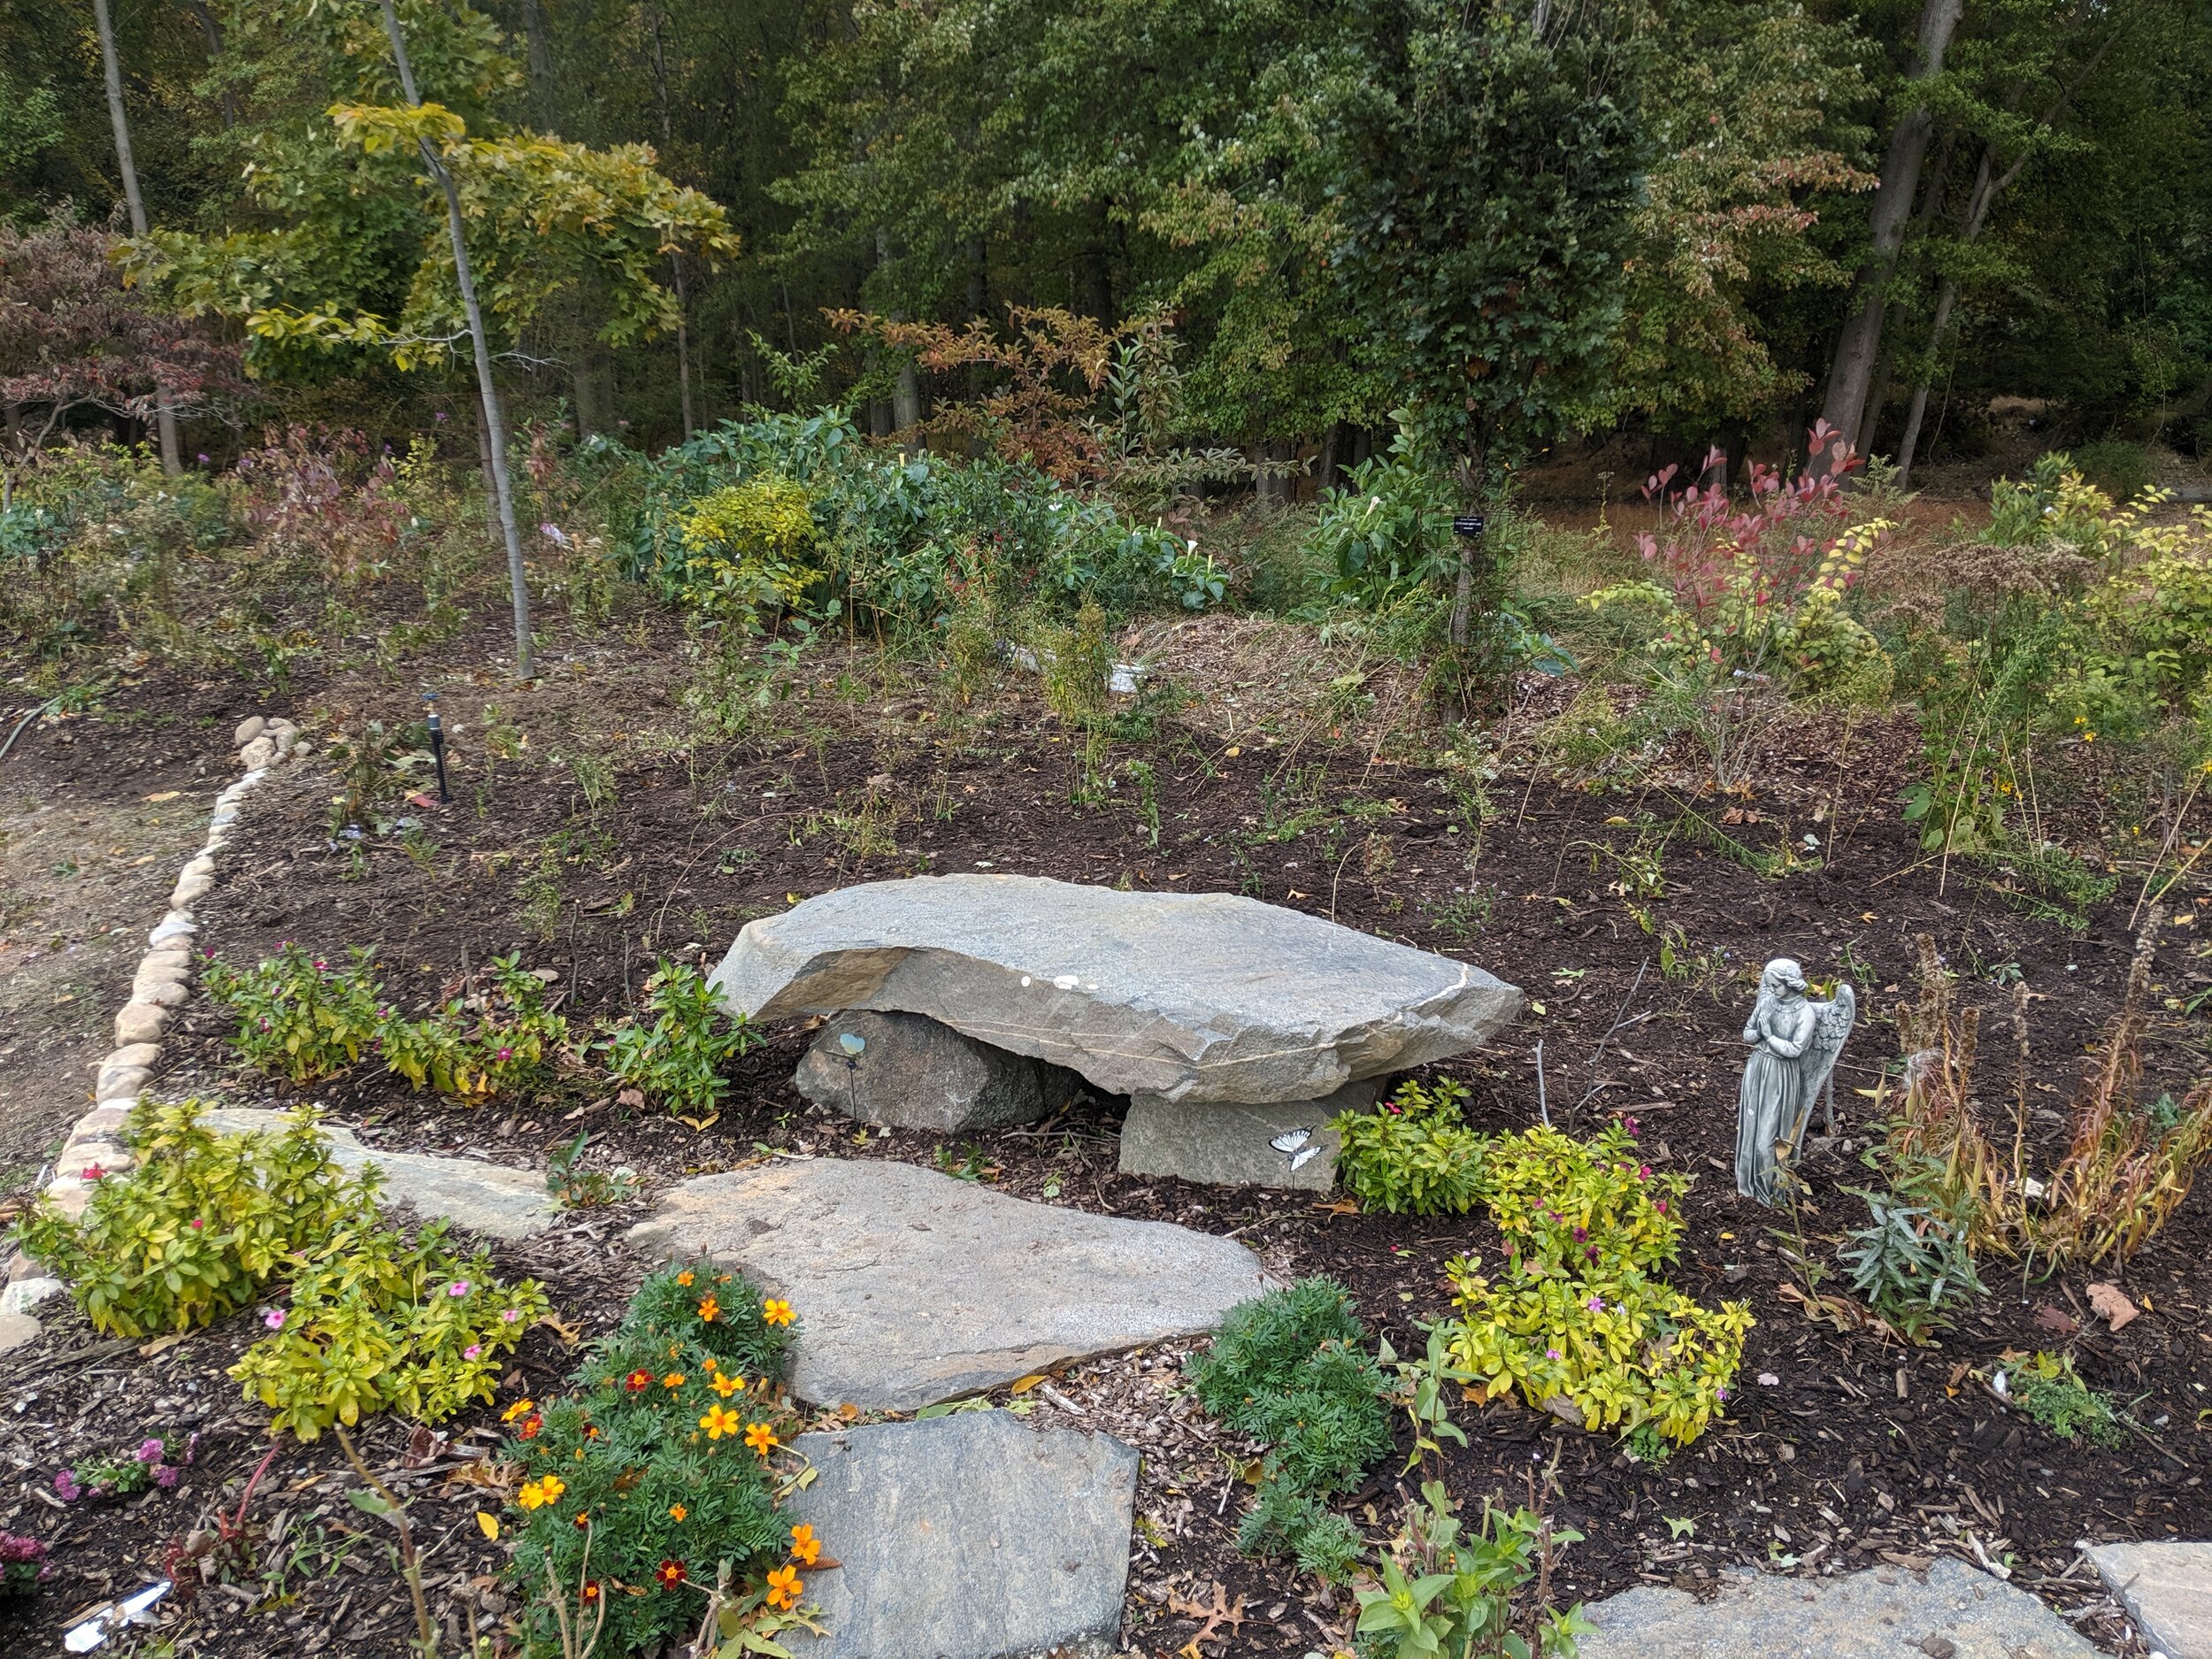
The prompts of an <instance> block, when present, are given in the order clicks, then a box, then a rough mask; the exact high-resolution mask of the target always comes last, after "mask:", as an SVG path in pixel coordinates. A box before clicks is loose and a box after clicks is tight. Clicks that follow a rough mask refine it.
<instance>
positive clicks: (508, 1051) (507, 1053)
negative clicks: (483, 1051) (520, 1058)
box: [499, 1048, 515, 1060]
mask: <svg viewBox="0 0 2212 1659" xmlns="http://www.w3.org/2000/svg"><path fill="white" fill-rule="evenodd" d="M499 1057H500V1058H501V1059H503V1060H511V1059H513V1058H514V1057H515V1051H514V1050H513V1049H512V1048H502V1049H501V1050H500V1051H499Z"/></svg>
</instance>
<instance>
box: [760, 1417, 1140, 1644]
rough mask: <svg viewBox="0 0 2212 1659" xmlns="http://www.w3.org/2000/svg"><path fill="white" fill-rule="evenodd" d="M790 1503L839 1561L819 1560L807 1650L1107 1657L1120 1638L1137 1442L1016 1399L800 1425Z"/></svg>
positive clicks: (792, 1637)
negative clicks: (900, 1417) (1036, 1423)
mask: <svg viewBox="0 0 2212 1659" xmlns="http://www.w3.org/2000/svg"><path fill="white" fill-rule="evenodd" d="M796 1444H797V1447H798V1449H799V1450H800V1451H801V1452H802V1453H803V1454H804V1455H806V1456H807V1457H808V1458H809V1459H810V1461H811V1462H812V1463H813V1465H814V1468H815V1470H816V1471H817V1472H816V1479H815V1480H814V1482H813V1483H812V1484H811V1485H810V1486H808V1487H807V1488H806V1489H805V1490H804V1491H803V1492H800V1493H797V1494H795V1495H794V1496H793V1498H792V1499H791V1501H790V1503H789V1504H788V1506H787V1508H788V1511H789V1515H790V1518H791V1519H792V1520H793V1521H794V1522H795V1523H803V1524H805V1525H810V1526H811V1527H813V1528H814V1531H815V1533H816V1535H817V1536H818V1537H819V1538H820V1539H821V1540H822V1551H823V1554H824V1555H828V1556H830V1557H833V1558H834V1559H835V1560H837V1561H839V1562H841V1563H843V1564H842V1565H841V1566H840V1567H837V1568H834V1569H833V1570H831V1571H827V1572H818V1573H809V1574H808V1575H807V1578H806V1593H807V1596H808V1599H809V1600H810V1601H818V1602H819V1603H820V1604H821V1609H822V1623H823V1624H825V1625H826V1626H827V1627H828V1631H829V1633H828V1634H827V1635H826V1636H812V1635H809V1634H807V1633H806V1632H792V1633H789V1634H787V1635H783V1636H780V1637H778V1638H777V1640H779V1641H781V1642H782V1643H783V1644H784V1645H785V1646H786V1647H789V1648H790V1649H791V1651H792V1653H793V1654H794V1655H804V1659H1031V1656H1032V1655H1042V1654H1050V1655H1054V1659H1106V1655H1112V1654H1117V1653H1118V1652H1120V1650H1121V1641H1120V1631H1121V1610H1122V1594H1123V1591H1124V1589H1125V1586H1126V1582H1127V1579H1128V1577H1129V1527H1130V1521H1131V1517H1132V1514H1133V1509H1134V1507H1135V1503H1136V1495H1137V1454H1136V1452H1135V1451H1134V1450H1133V1449H1132V1448H1129V1447H1127V1446H1125V1445H1123V1444H1122V1443H1121V1442H1120V1441H1119V1440H1114V1439H1112V1438H1110V1436H1107V1435H1104V1434H1085V1433H1081V1432H1078V1431H1075V1430H1072V1429H1050V1430H1046V1431H1043V1432H1037V1431H1033V1430H1031V1429H1028V1428H1026V1427H1024V1426H1023V1425H1022V1424H1021V1422H1020V1421H1019V1420H1018V1418H1016V1417H1012V1416H1010V1415H1009V1414H1008V1413H1006V1412H1003V1411H960V1412H955V1413H953V1414H952V1415H951V1416H949V1417H936V1418H933V1419H932V1420H930V1421H929V1422H926V1423H879V1424H874V1425H870V1426H868V1427H866V1428H856V1429H846V1430H841V1431H839V1432H833V1433H827V1434H803V1435H801V1436H800V1437H799V1439H798V1440H797V1442H796Z"/></svg>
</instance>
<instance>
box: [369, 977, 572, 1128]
mask: <svg viewBox="0 0 2212 1659" xmlns="http://www.w3.org/2000/svg"><path fill="white" fill-rule="evenodd" d="M485 972H486V973H487V974H488V976H489V978H490V984H489V985H488V987H486V988H484V989H482V990H480V991H477V992H476V993H474V994H473V995H469V996H465V997H455V998H453V999H452V1000H451V1001H449V1002H447V1003H446V1004H445V1005H444V1006H443V1007H442V1008H440V1009H437V1010H434V1011H433V1012H432V1013H430V1014H428V1015H426V1016H425V1017H424V1018H421V1019H402V1018H397V1017H396V1016H395V1017H390V1018H387V1019H386V1020H385V1021H384V1023H383V1025H381V1026H380V1028H379V1030H378V1033H377V1047H378V1050H379V1052H380V1054H381V1055H382V1056H383V1057H384V1062H385V1064H387V1065H388V1066H390V1067H391V1068H392V1070H393V1071H396V1072H397V1073H398V1074H399V1075H400V1076H402V1077H403V1078H405V1079H407V1080H408V1081H409V1082H410V1083H411V1084H413V1085H414V1086H415V1087H416V1088H418V1089H421V1088H426V1087H427V1088H430V1089H432V1090H434V1091H435V1092H436V1093H438V1094H444V1095H447V1096H449V1097H450V1098H452V1099H455V1100H461V1101H482V1100H490V1099H493V1098H495V1097H497V1096H500V1095H511V1094H516V1093H518V1092H519V1091H521V1090H523V1089H525V1088H527V1087H530V1086H531V1085H532V1084H534V1083H535V1082H536V1081H537V1080H538V1079H539V1078H540V1077H541V1076H542V1075H543V1073H544V1071H545V1070H546V1068H547V1067H548V1065H549V1064H550V1063H551V1061H552V1058H553V1056H554V1053H555V1052H556V1051H557V1049H558V1048H560V1046H561V1044H562V1043H564V1042H565V1041H567V1040H568V1022H567V1021H566V1020H565V1019H564V1018H561V1017H560V1016H559V1015H558V1014H556V1013H554V1012H552V1011H551V1010H549V1009H548V1008H547V1007H546V1005H545V986H544V984H543V982H542V981H541V980H540V979H539V978H538V977H537V975H536V974H534V973H533V972H530V971H529V970H528V969H526V968H525V967H523V966H522V965H521V958H520V957H519V956H495V957H493V958H492V959H491V961H490V962H488V963H487V964H485Z"/></svg>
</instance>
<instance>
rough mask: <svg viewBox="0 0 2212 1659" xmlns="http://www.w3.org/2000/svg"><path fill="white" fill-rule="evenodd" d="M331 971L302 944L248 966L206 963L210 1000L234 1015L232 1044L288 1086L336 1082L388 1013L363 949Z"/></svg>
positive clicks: (215, 960)
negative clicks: (333, 1079)
mask: <svg viewBox="0 0 2212 1659" xmlns="http://www.w3.org/2000/svg"><path fill="white" fill-rule="evenodd" d="M351 956H352V961H351V965H350V966H349V967H345V968H333V967H332V966H331V965H330V964H328V963H327V962H326V961H324V960H323V959H322V958H320V957H319V956H314V955H312V954H311V952H309V951H308V950H307V949H305V948H304V947H303V946H300V945H294V944H284V945H280V946H279V947H278V949H277V953H276V955H275V956H270V957H268V958H266V959H265V960H264V961H261V962H257V963H256V964H254V965H253V966H252V967H250V968H236V967H233V966H232V965H231V964H229V963H227V962H225V961H224V960H223V959H222V958H221V957H219V956H215V957H211V959H210V960H209V962H208V964H207V971H206V973H205V976H204V979H205V983H206V985H207V990H208V995H211V996H212V997H213V998H214V999H215V1000H216V1001H217V1002H220V1003H221V1004H222V1005H223V1006H224V1007H225V1008H227V1009H228V1010H230V1011H231V1012H232V1013H233V1014H235V1015H236V1016H237V1017H238V1030H237V1032H236V1033H235V1034H234V1036H233V1037H232V1038H231V1041H232V1043H233V1044H234V1046H235V1047H236V1048H237V1049H238V1051H239V1053H241V1054H242V1055H243V1056H245V1057H246V1059H247V1060H248V1061H249V1062H250V1064H253V1065H256V1066H257V1067H259V1068H260V1069H261V1070H262V1071H266V1072H268V1073H270V1074H271V1075H272V1076H274V1077H281V1078H283V1079H286V1080H287V1081H288V1082H292V1083H313V1082H317V1081H319V1080H320V1079H323V1078H326V1077H335V1076H336V1075H337V1074H338V1073H339V1072H341V1071H344V1070H345V1069H346V1068H347V1067H348V1066H349V1065H351V1064H353V1063H354V1062H355V1061H357V1060H358V1059H359V1058H360V1057H361V1054H362V1051H363V1050H364V1049H365V1048H369V1047H370V1046H371V1045H372V1044H373V1042H374V1041H375V1040H376V1033H377V1028H378V1025H379V1024H380V1021H381V1020H382V1019H383V1018H384V1017H385V1015H386V1012H387V1010H385V1009H384V1008H383V1006H382V1003H381V998H382V996H383V987H381V986H380V984H379V983H378V982H377V979H376V963H375V959H374V958H373V956H372V955H371V954H370V953H369V952H368V951H366V950H362V949H356V950H355V951H353V952H352V953H351Z"/></svg>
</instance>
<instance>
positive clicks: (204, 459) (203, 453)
mask: <svg viewBox="0 0 2212 1659" xmlns="http://www.w3.org/2000/svg"><path fill="white" fill-rule="evenodd" d="M200 465H202V466H205V465H207V451H206V450H205V449H203V450H201V451H200Z"/></svg>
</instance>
